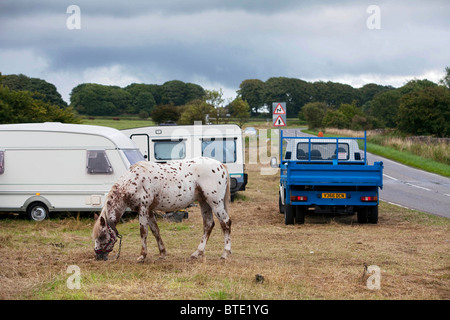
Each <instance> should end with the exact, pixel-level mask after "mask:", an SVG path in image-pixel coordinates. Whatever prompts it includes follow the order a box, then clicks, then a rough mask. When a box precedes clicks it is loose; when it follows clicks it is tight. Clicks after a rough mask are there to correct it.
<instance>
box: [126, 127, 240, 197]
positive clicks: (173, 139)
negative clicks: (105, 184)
mask: <svg viewBox="0 0 450 320" xmlns="http://www.w3.org/2000/svg"><path fill="white" fill-rule="evenodd" d="M122 132H124V133H125V134H126V135H127V136H128V137H130V138H131V140H133V141H134V142H136V144H137V145H138V147H139V149H140V150H141V152H142V154H143V155H144V157H145V158H146V159H147V160H148V161H154V162H167V161H170V160H180V159H190V158H194V157H200V156H202V157H208V158H214V159H216V160H219V161H220V162H222V163H224V164H225V165H226V166H227V169H228V172H229V174H230V182H231V186H230V187H231V188H230V189H231V193H232V197H233V196H234V194H235V193H236V192H237V191H241V190H245V186H246V184H247V174H246V173H244V149H243V143H242V130H241V128H240V127H239V126H237V125H235V124H223V125H201V123H200V124H195V125H186V126H176V125H170V126H169V125H168V126H151V127H142V128H134V129H126V130H122Z"/></svg>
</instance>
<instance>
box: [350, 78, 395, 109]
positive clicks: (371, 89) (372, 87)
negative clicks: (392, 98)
mask: <svg viewBox="0 0 450 320" xmlns="http://www.w3.org/2000/svg"><path fill="white" fill-rule="evenodd" d="M391 90H394V88H393V87H392V86H381V85H378V84H375V83H368V84H366V85H364V86H362V87H361V88H359V89H358V94H359V99H358V100H359V105H364V104H366V103H367V102H369V101H371V100H373V99H374V97H375V96H376V95H379V94H381V93H383V92H387V91H391Z"/></svg>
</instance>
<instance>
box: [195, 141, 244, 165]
mask: <svg viewBox="0 0 450 320" xmlns="http://www.w3.org/2000/svg"><path fill="white" fill-rule="evenodd" d="M202 156H203V157H208V158H213V159H216V160H218V161H220V162H222V163H231V162H236V139H215V138H211V139H203V140H202Z"/></svg>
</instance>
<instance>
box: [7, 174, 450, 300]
mask: <svg viewBox="0 0 450 320" xmlns="http://www.w3.org/2000/svg"><path fill="white" fill-rule="evenodd" d="M246 169H247V172H248V173H249V184H248V189H247V191H245V192H242V193H241V194H240V195H239V196H238V197H237V199H236V201H235V202H233V203H232V205H231V218H232V220H233V225H232V241H233V242H232V249H233V255H232V258H231V259H230V260H229V261H226V262H224V261H221V260H220V258H219V257H220V255H221V252H222V249H223V237H222V232H221V230H220V226H219V225H218V224H216V228H215V229H214V231H213V233H212V235H211V238H210V241H209V242H208V245H207V247H206V257H205V259H203V260H200V261H190V260H189V256H190V254H191V253H192V252H193V251H194V250H195V248H196V247H197V245H198V243H199V241H200V237H201V233H202V220H201V216H200V212H199V208H198V207H193V208H191V209H189V219H187V220H184V221H183V222H181V223H174V222H167V221H163V220H160V222H159V225H160V229H161V235H162V237H163V240H164V241H165V244H166V247H167V250H168V253H169V256H168V257H167V258H166V259H164V260H158V259H157V257H158V253H157V248H156V243H155V241H154V239H153V238H149V254H150V257H149V258H147V261H146V262H145V263H144V264H138V263H136V258H137V257H138V254H139V251H140V238H139V228H138V221H137V219H136V218H135V217H134V216H131V215H129V216H127V218H126V221H125V222H124V223H122V224H120V225H119V226H118V230H119V231H120V232H121V233H122V234H123V235H124V239H123V245H122V253H121V258H120V259H119V260H117V261H114V260H111V261H106V262H103V261H95V260H94V253H93V244H92V241H91V239H90V233H91V229H92V225H93V220H92V218H83V219H81V220H77V219H75V218H65V219H52V220H47V221H44V222H42V223H33V222H29V221H26V220H21V219H11V218H6V219H5V218H3V219H1V220H0V299H242V300H246V299H257V300H259V299H268V300H272V299H439V300H441V299H442V300H448V299H449V298H450V292H449V285H450V264H449V262H450V260H449V252H450V250H449V249H450V247H449V245H450V238H449V234H450V233H449V231H450V230H449V229H450V228H449V227H450V223H449V220H448V219H445V218H439V217H432V216H429V215H425V214H421V213H418V212H415V211H409V210H406V209H402V208H398V207H395V206H391V205H388V204H382V205H381V208H380V221H379V224H378V225H359V224H357V223H356V217H355V216H345V217H329V216H315V217H312V216H308V217H307V219H306V224H305V225H295V226H285V225H284V223H283V216H282V215H281V214H279V213H278V193H277V183H278V175H260V167H259V165H248V166H247V168H246ZM116 250H117V246H116V248H115V251H116ZM69 265H77V266H79V267H80V270H81V289H80V290H70V289H68V288H67V285H66V281H67V279H68V278H69V276H70V275H71V274H68V273H66V270H67V267H68V266H69ZM364 265H377V266H379V267H380V268H381V289H380V290H369V289H368V288H367V286H366V279H367V275H364ZM256 274H261V275H263V276H264V279H265V281H264V283H257V282H256V281H255V275H256Z"/></svg>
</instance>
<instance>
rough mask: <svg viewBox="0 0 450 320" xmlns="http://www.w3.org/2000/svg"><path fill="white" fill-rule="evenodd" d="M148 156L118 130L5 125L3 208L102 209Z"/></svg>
mask: <svg viewBox="0 0 450 320" xmlns="http://www.w3.org/2000/svg"><path fill="white" fill-rule="evenodd" d="M140 160H144V157H143V155H142V154H141V152H140V151H139V149H138V147H137V146H136V144H135V143H134V142H133V141H131V140H130V139H129V138H128V137H127V136H126V135H125V134H123V133H122V132H120V131H119V130H116V129H112V128H107V127H100V126H90V125H77V124H62V123H34V124H6V125H0V211H13V212H17V211H19V212H20V211H22V212H26V213H27V214H28V217H29V218H30V219H33V220H37V221H39V220H43V219H45V218H46V217H47V216H48V214H49V212H50V211H101V209H102V207H103V204H104V201H105V196H106V194H107V193H108V192H109V190H110V189H111V186H112V185H113V184H114V183H115V182H116V181H117V179H118V178H119V177H120V176H121V175H122V174H123V173H125V172H126V171H127V170H128V169H129V167H130V165H132V164H134V163H135V162H137V161H140Z"/></svg>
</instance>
